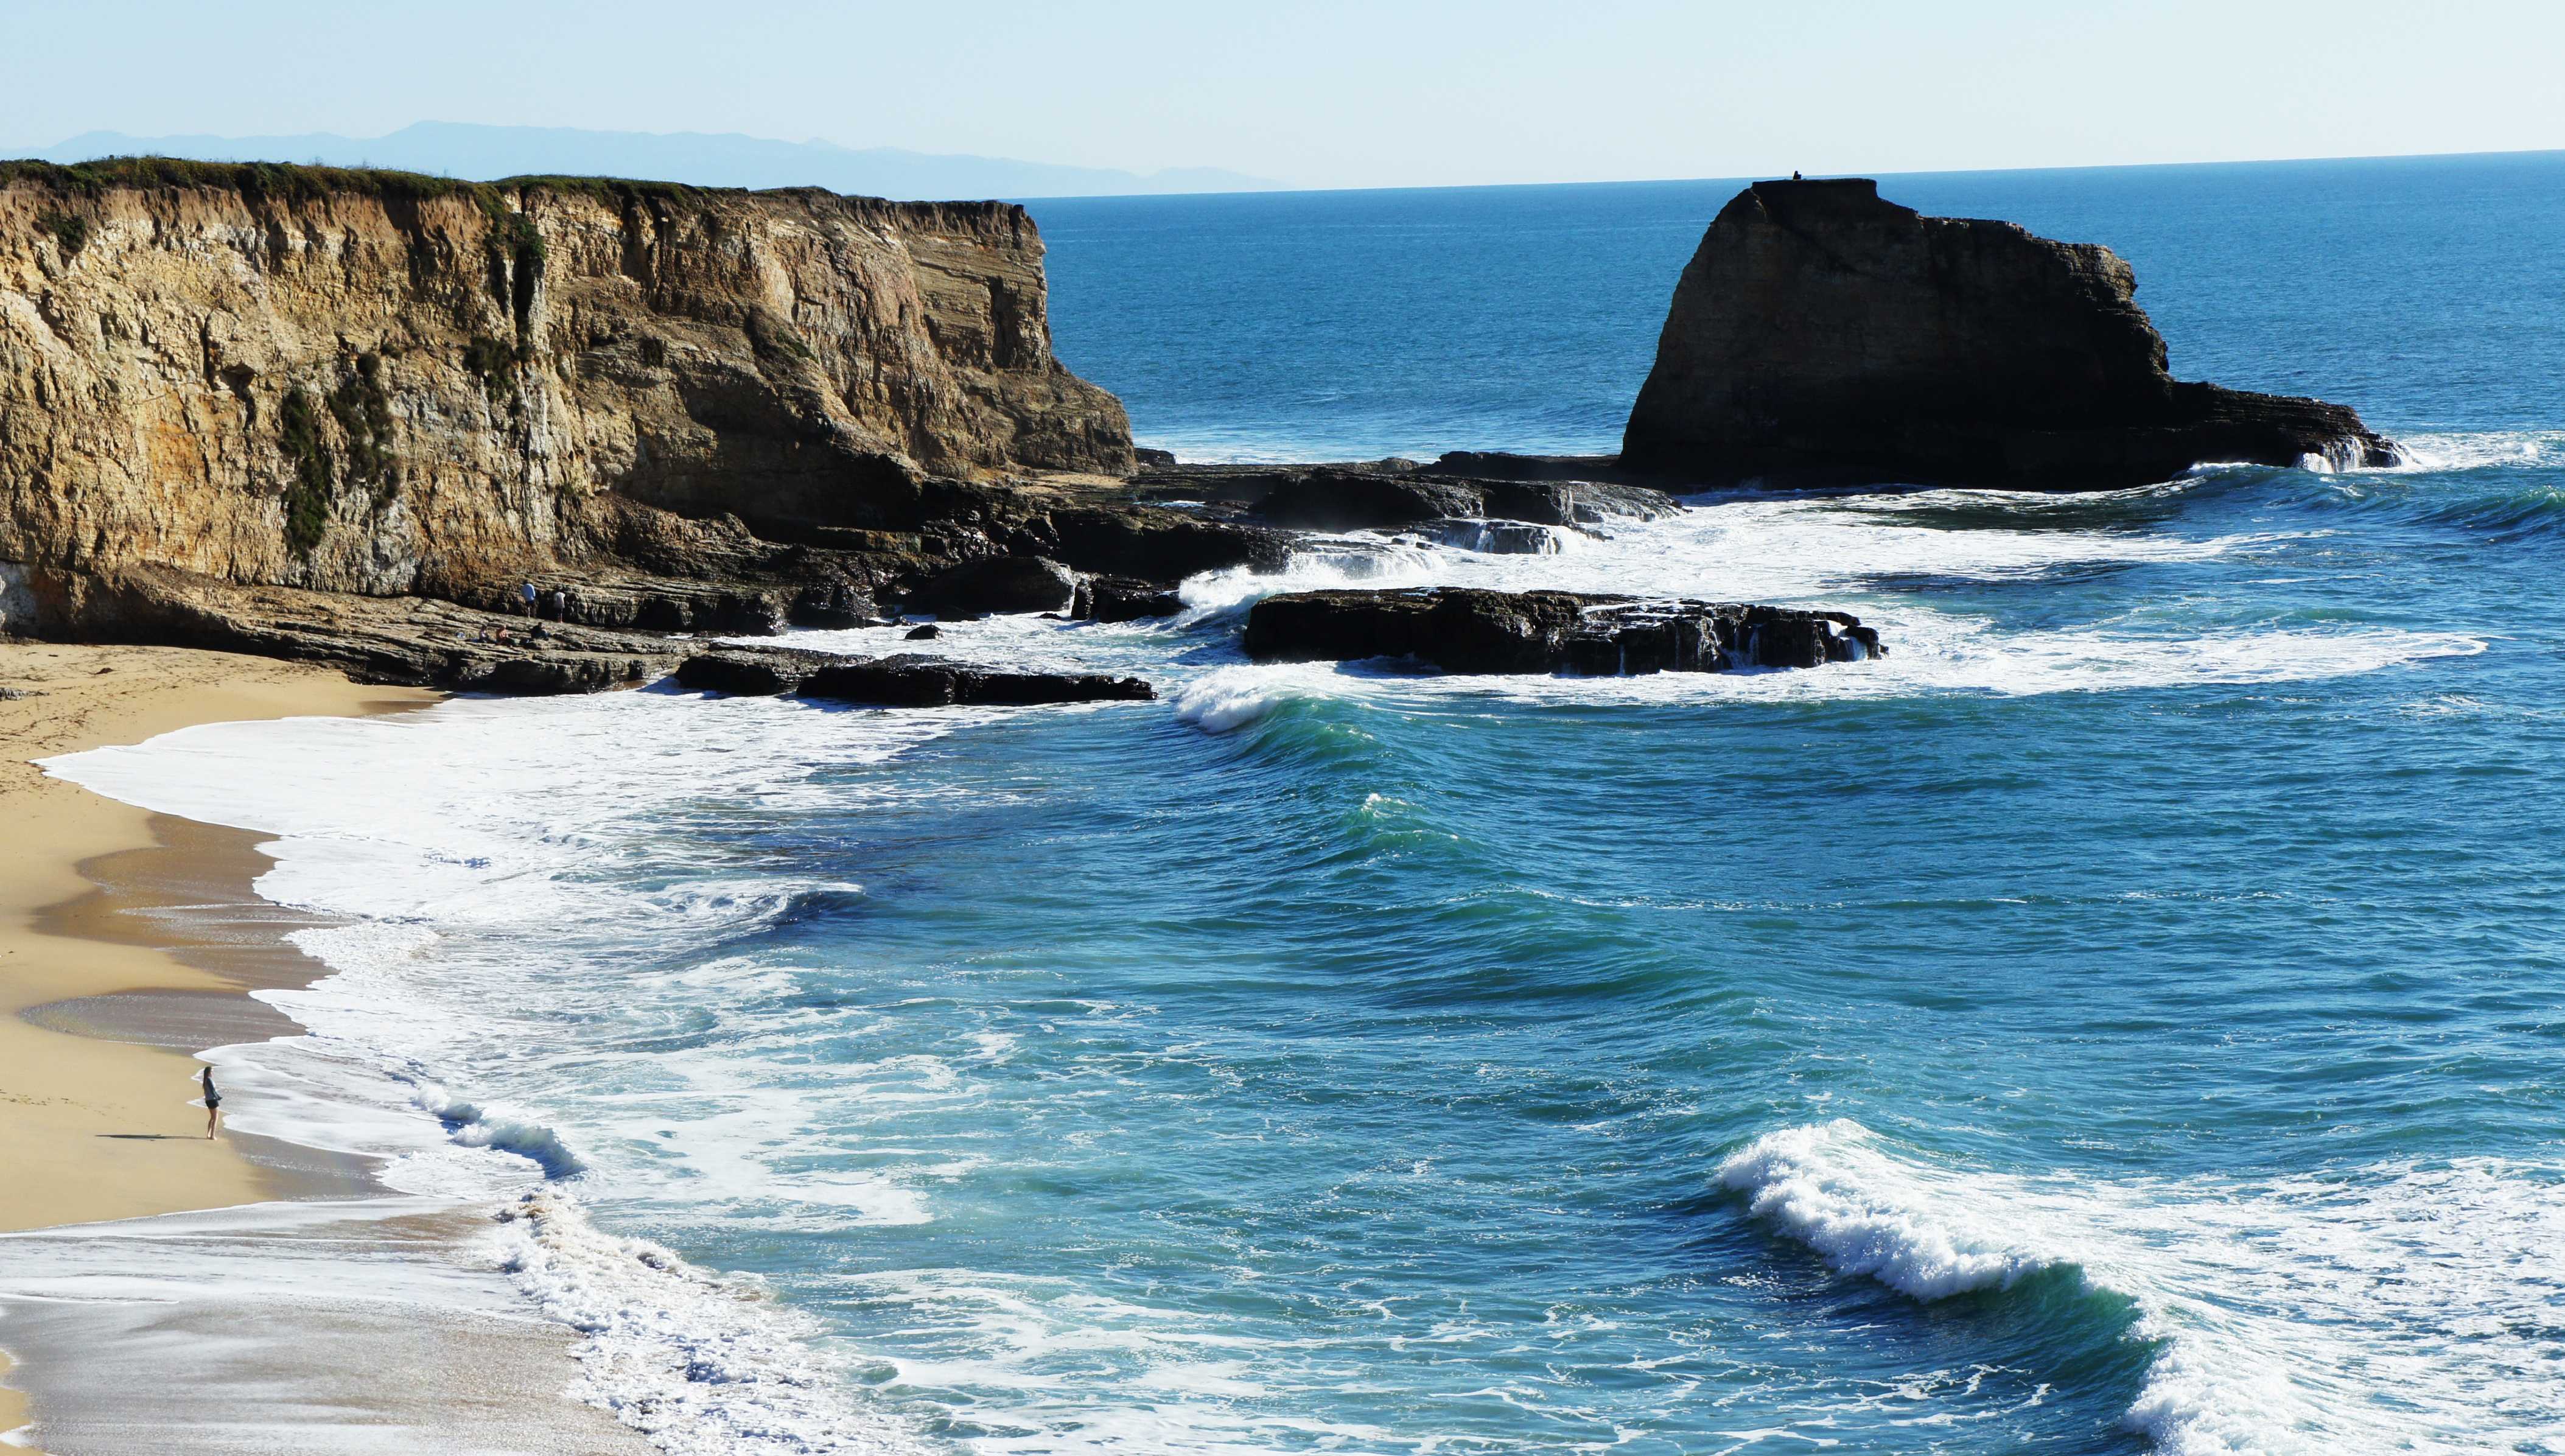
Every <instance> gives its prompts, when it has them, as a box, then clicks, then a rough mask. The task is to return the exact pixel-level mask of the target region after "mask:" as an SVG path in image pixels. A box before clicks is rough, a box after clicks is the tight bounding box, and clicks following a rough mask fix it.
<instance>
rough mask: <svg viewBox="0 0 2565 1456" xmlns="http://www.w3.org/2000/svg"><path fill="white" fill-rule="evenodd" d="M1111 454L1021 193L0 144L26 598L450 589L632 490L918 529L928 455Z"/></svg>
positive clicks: (1114, 413)
mask: <svg viewBox="0 0 2565 1456" xmlns="http://www.w3.org/2000/svg"><path fill="white" fill-rule="evenodd" d="M1131 467H1132V452H1131V444H1130V435H1129V428H1128V424H1127V421H1126V420H1125V418H1124V416H1123V412H1122V408H1121V406H1120V404H1119V403H1117V402H1116V401H1115V400H1114V398H1113V397H1112V396H1111V395H1110V394H1107V393H1106V392H1104V391H1103V390H1101V389H1098V388H1096V387H1094V386H1093V385H1090V384H1088V383H1086V382H1085V381H1083V380H1081V379H1079V378H1077V377H1076V376H1075V375H1073V374H1071V373H1070V372H1068V370H1067V369H1066V368H1065V367H1064V366H1062V365H1061V364H1060V363H1059V362H1058V361H1057V360H1056V359H1054V358H1053V357H1052V355H1051V349H1050V337H1049V324H1048V322H1047V314H1046V293H1045V282H1044V275H1043V245H1042V240H1041V237H1040V236H1039V234H1038V233H1037V232H1036V230H1035V228H1034V224H1033V221H1032V219H1031V218H1029V217H1028V216H1026V214H1025V212H1024V210H1023V209H1022V208H1019V207H1015V206H1011V205H1006V204H1000V203H971V204H958V203H943V204H923V203H920V204H909V203H892V202H883V201H877V200H872V199H864V198H851V197H840V196H837V195H834V194H831V193H827V192H820V191H814V190H795V191H777V192H756V193H747V192H714V191H700V190H695V189H689V188H682V187H674V186H665V185H654V184H637V183H615V182H598V181H589V180H585V179H553V180H532V181H524V182H513V183H500V184H491V185H474V184H462V183H452V182H446V181H443V180H441V179H436V178H428V177H417V176H409V175H406V174H400V173H383V172H341V171H328V170H323V169H317V168H289V167H272V166H238V167H232V166H208V165H201V164H191V163H171V162H153V161H140V162H124V163H103V164H93V165H90V166H85V167H79V168H57V167H46V166H41V165H36V164H26V163H20V164H6V165H0V579H10V580H14V581H15V582H16V583H17V587H16V591H17V593H18V595H19V596H20V597H21V598H23V597H24V596H25V595H26V590H27V589H26V583H27V581H28V580H29V578H30V575H31V574H33V575H35V576H37V577H43V576H46V575H48V574H50V575H55V576H61V575H63V574H78V575H94V574H100V573H112V572H117V571H121V570H125V569H129V568H137V567H140V568H173V569H177V570H180V571H184V572H191V573H197V574H201V575H202V576H203V577H205V578H210V579H214V580H217V581H223V582H231V583H240V584H261V585H271V586H288V587H311V588H319V589H324V590H331V591H342V592H355V593H366V594H391V593H406V592H418V593H431V594H439V595H444V594H451V593H454V592H458V591H464V590H486V589H487V587H488V585H489V584H490V583H492V582H496V581H503V580H509V579H513V578H514V577H516V576H518V575H519V574H523V573H530V572H534V571H537V570H539V569H544V568H549V567H556V566H560V565H564V564H575V563H577V562H579V561H580V560H582V559H583V558H585V557H587V556H589V555H591V554H593V553H595V552H598V551H600V550H603V549H604V543H605V542H607V541H608V540H609V539H610V538H611V536H612V534H613V532H614V531H615V530H616V529H617V522H618V521H619V520H621V519H623V518H624V517H625V516H627V515H628V507H626V506H625V505H624V504H623V503H626V502H639V503H641V504H642V505H644V506H655V507H662V508H665V509H667V510H670V511H673V512H676V513H678V514H680V515H685V516H693V517H699V518H710V517H718V516H721V515H724V514H728V515H733V516H737V517H739V518H740V519H741V520H743V521H745V522H746V523H747V524H748V525H749V526H750V527H752V528H753V529H755V530H757V531H759V532H760V533H761V534H772V535H778V536H783V537H787V538H790V537H793V536H795V535H797V534H800V533H807V532H809V531H812V530H813V529H815V528H868V529H887V530H913V529H915V527H916V526H917V524H918V516H919V514H920V512H921V511H923V510H925V509H927V508H926V507H925V506H923V505H922V504H921V489H922V488H923V487H925V485H926V484H927V482H928V481H929V479H930V478H942V479H946V480H962V481H974V480H980V481H985V480H989V479H992V478H997V477H1004V476H1010V475H1015V474H1020V473H1026V472H1083V473H1089V474H1107V475H1119V474H1126V473H1128V472H1129V470H1130V469H1131ZM6 586H7V581H0V587H6ZM0 616H5V610H0ZM0 624H5V623H4V622H0Z"/></svg>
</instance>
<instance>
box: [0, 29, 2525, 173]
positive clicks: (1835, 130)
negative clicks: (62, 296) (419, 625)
mask: <svg viewBox="0 0 2565 1456" xmlns="http://www.w3.org/2000/svg"><path fill="white" fill-rule="evenodd" d="M2560 57H2565V0H2477V3H2436V0H2326V3H2322V4H2317V3H2303V0H2158V3H2154V4H2138V3H2121V0H2038V3H2025V0H1943V3H1938V4H1925V3H1913V4H1891V3H1876V0H1764V3H1750V4H1728V3H1706V0H1705V3H1691V4H1681V3H1668V0H1583V3H1576V0H1552V3H1535V0H1482V3H1478V4H1462V3H1450V0H1370V3H1338V0H1316V3H1296V4H1295V3H1291V0H1267V3H1249V4H1234V3H1227V0H1182V3H1172V0H1169V3H1162V0H1124V3H1102V0H1049V3H1017V0H986V3H971V0H907V3H902V4H896V5H882V4H870V3H852V4H833V5H831V4H808V3H763V0H721V3H706V0H686V3H671V0H616V3H613V4H584V3H546V0H504V3H491V0H437V3H433V4H411V5H385V4H375V5H368V4H365V3H363V0H330V3H306V0H226V3H221V4H212V3H206V0H79V3H54V0H41V3H38V0H0V154H10V153H13V152H15V151H24V150H32V149H34V148H36V147H40V146H44V145H47V144H50V143H52V142H56V141H59V140H62V139H63V138H65V137H68V136H72V135H74V134H77V133H80V132H84V131H90V130H101V129H104V130H116V131H123V132H128V133H132V134H138V135H153V134H170V133H185V132H212V133H218V134H227V135H243V134H275V133H295V132H306V131H333V132H339V133H341V134H345V135H350V136H371V135H378V134H381V133H383V132H387V131H391V130H395V129H397V128H399V127H401V126H404V125H407V124H408V123H410V122H413V121H483V122H494V123H502V124H529V125H548V126H582V127H594V128H602V129H612V130H640V131H684V130H692V131H737V132H745V133H748V134H751V135H758V136H769V137H777V138H782V139H787V140H805V139H811V138H821V139H825V140H830V141H835V142H838V143H841V144H844V145H847V146H858V147H864V146H899V147H908V148H914V149H917V150H922V151H944V152H969V153H980V154H985V155H996V156H1011V157H1021V158H1026V159H1030V160H1037V161H1049V162H1063V163H1070V164H1075V165H1082V166H1103V167H1119V168H1125V169H1129V170H1134V171H1143V172H1145V171H1151V170H1155V169H1157V168H1161V167H1169V166H1216V167H1226V168H1229V169H1232V170H1235V171H1241V172H1246V173H1250V174H1253V175H1258V176H1265V177H1272V178H1277V179H1280V180H1282V181H1284V182H1287V183H1290V184H1292V185H1296V186H1303V187H1372V186H1435V185H1467V184H1479V183H1499V182H1555V181H1607V180H1636V179H1643V178H1673V177H1723V176H1739V175H1749V174H1765V173H1775V172H1781V171H1787V170H1791V169H1794V168H1795V169H1803V170H1806V171H1809V172H1819V173H1841V172H1867V173H1878V172H1901V171H1938V170H1969V169H1978V168H1998V167H2029V166H2083V165H2108V164H2116V163H2129V162H2158V161H2222V160H2245V159H2255V158H2274V157H2308V156H2367V155H2390V154H2407V153H2428V152H2448V151H2499V150H2527V149H2544V148H2555V147H2565V63H2560V61H2559V59H2558V58H2560Z"/></svg>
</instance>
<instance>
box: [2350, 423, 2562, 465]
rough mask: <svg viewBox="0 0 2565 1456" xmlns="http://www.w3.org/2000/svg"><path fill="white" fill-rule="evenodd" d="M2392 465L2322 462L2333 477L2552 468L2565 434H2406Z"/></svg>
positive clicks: (2520, 431) (2511, 432) (2473, 432)
mask: <svg viewBox="0 0 2565 1456" xmlns="http://www.w3.org/2000/svg"><path fill="white" fill-rule="evenodd" d="M2396 443H2397V447H2398V455H2397V459H2396V461H2395V463H2393V464H2390V465H2348V464H2344V463H2342V462H2338V461H2325V462H2318V463H2317V464H2315V465H2312V466H2310V468H2314V469H2321V470H2323V471H2324V473H2326V474H2329V475H2419V474H2425V473H2430V474H2436V475H2437V474H2446V473H2451V472H2459V471H2469V470H2484V469H2494V468H2518V467H2537V466H2542V465H2552V464H2554V463H2555V462H2557V461H2558V460H2565V430H2448V431H2429V432H2426V433H2422V434H2413V435H2404V436H2401V437H2399V438H2398V440H2397V441H2396Z"/></svg>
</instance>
